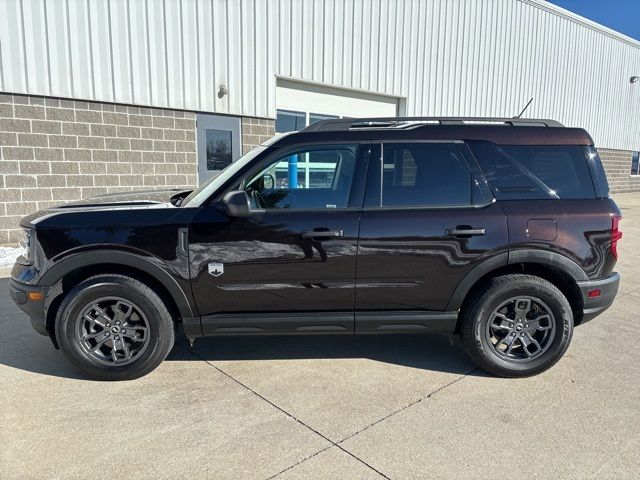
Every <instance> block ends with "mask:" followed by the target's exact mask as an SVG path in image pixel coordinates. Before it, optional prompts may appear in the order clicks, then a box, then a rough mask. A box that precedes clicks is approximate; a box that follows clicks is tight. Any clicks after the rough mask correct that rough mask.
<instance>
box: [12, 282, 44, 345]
mask: <svg viewBox="0 0 640 480" xmlns="http://www.w3.org/2000/svg"><path fill="white" fill-rule="evenodd" d="M48 290H49V287H39V286H34V285H27V284H26V283H21V282H18V281H16V280H14V279H13V278H12V279H10V280H9V294H10V295H11V299H12V300H13V301H14V303H15V304H16V305H17V306H18V308H19V309H20V310H22V311H23V312H24V313H26V314H27V315H28V317H29V319H30V320H31V325H32V326H33V329H34V330H35V331H36V332H38V333H40V334H42V335H47V336H48V335H49V332H48V331H47V322H46V308H45V303H46V298H47V293H48ZM29 293H39V294H41V297H40V298H41V299H40V300H31V299H30V298H29Z"/></svg>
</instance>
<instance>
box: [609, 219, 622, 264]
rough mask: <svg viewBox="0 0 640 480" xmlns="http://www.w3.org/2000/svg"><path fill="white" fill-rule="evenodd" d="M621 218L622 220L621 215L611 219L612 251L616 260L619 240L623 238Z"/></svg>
mask: <svg viewBox="0 0 640 480" xmlns="http://www.w3.org/2000/svg"><path fill="white" fill-rule="evenodd" d="M620 220H622V217H620V216H618V217H613V218H612V219H611V253H613V257H614V258H615V259H616V260H617V259H618V240H620V239H621V238H622V232H621V231H620V226H619V225H620Z"/></svg>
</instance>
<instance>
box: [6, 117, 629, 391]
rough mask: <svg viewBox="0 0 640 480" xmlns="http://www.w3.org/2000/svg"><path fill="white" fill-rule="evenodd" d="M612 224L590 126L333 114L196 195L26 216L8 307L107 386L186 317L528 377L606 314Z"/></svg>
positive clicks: (111, 200) (136, 371)
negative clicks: (449, 338)
mask: <svg viewBox="0 0 640 480" xmlns="http://www.w3.org/2000/svg"><path fill="white" fill-rule="evenodd" d="M619 221H620V211H619V209H618V207H617V206H616V204H615V203H614V201H613V200H611V199H610V198H609V196H608V186H607V180H606V178H605V175H604V171H603V169H602V165H601V162H600V159H599V157H598V152H597V151H596V149H595V148H594V145H593V140H592V139H591V137H590V136H589V134H588V133H587V132H585V131H584V130H581V129H577V128H564V127H563V126H562V125H560V124H558V123H556V122H553V121H548V120H521V119H488V118H483V119H459V118H439V119H432V118H384V119H349V120H347V119H344V120H326V121H322V122H318V123H316V124H314V125H312V126H310V127H308V128H306V129H305V130H303V131H301V132H298V133H292V134H287V135H284V136H281V137H278V138H277V139H274V140H271V141H270V142H268V143H267V144H265V145H263V146H261V147H258V148H257V149H255V150H253V151H251V152H250V153H248V154H247V155H245V156H244V157H243V158H241V159H240V160H238V161H237V162H235V163H233V164H232V165H231V166H229V167H228V168H226V169H225V170H223V171H222V172H221V173H220V174H219V175H218V176H217V177H215V178H213V179H212V180H210V181H209V182H208V183H206V184H204V185H202V186H201V187H200V188H198V189H197V190H195V191H193V192H187V191H185V192H177V191H171V192H147V193H142V194H141V193H136V194H119V195H110V196H104V197H99V198H94V199H90V200H86V201H83V202H79V203H75V204H67V205H63V206H60V207H57V208H51V209H48V210H46V211H41V212H38V213H35V214H33V215H30V216H28V217H26V218H24V219H23V220H22V226H23V227H24V229H25V236H26V238H27V245H28V247H27V249H26V252H25V255H24V256H23V257H21V258H20V259H19V260H18V262H17V263H16V265H15V267H14V268H13V271H12V277H13V278H12V281H11V295H12V297H13V298H14V300H15V302H16V303H17V304H18V305H19V306H20V307H21V308H22V309H23V310H24V311H25V312H26V313H27V314H28V315H29V316H30V317H31V322H32V324H33V326H34V328H35V329H36V330H37V331H38V332H40V333H42V334H45V335H49V336H50V337H51V339H52V341H53V345H54V346H55V347H56V348H58V347H60V348H62V350H63V351H64V353H65V354H66V355H67V356H68V358H69V359H70V360H71V361H72V362H73V363H74V364H75V365H76V366H77V367H78V368H79V369H80V370H82V371H83V372H85V373H86V374H87V375H89V376H92V377H94V378H100V379H109V380H115V379H129V378H135V377H139V376H141V375H144V374H146V373H148V372H150V371H151V370H153V369H154V368H155V367H156V366H157V365H158V364H159V363H160V362H162V360H163V359H164V358H165V357H166V355H167V354H168V353H169V351H170V350H171V347H172V346H173V342H174V327H175V325H176V324H181V326H182V329H183V330H184V333H185V335H186V337H187V338H188V339H189V340H190V341H193V340H194V339H195V338H197V337H201V336H206V335H218V336H224V335H247V334H248V335H256V334H349V335H352V334H372V333H408V332H415V333H423V332H435V333H445V334H456V335H459V336H460V337H461V338H462V341H463V344H464V346H465V348H466V350H467V351H468V352H469V354H470V355H471V357H473V359H474V360H475V361H476V362H477V363H478V364H479V365H480V366H481V367H482V368H484V369H486V370H488V371H490V372H493V373H495V374H497V375H501V376H507V377H516V376H524V375H532V374H535V373H538V372H541V371H543V370H545V369H547V368H549V367H550V366H551V365H553V364H554V363H555V362H557V361H558V360H559V359H560V358H561V357H562V355H563V354H564V352H565V351H566V350H567V348H568V346H569V342H570V341H571V335H572V332H573V328H574V326H575V325H577V324H580V323H584V322H586V321H589V320H591V319H592V318H594V317H596V316H597V315H598V314H600V313H601V312H602V311H604V310H605V309H606V308H608V307H609V306H610V305H611V302H612V301H613V299H614V297H615V295H616V292H617V289H618V282H619V276H618V274H617V273H614V272H613V269H614V266H615V263H616V259H617V250H616V242H617V241H618V239H619V238H620V236H621V233H620V231H619V229H618V223H619ZM220 341H223V340H220ZM425 354H427V352H425ZM43 361H44V360H43Z"/></svg>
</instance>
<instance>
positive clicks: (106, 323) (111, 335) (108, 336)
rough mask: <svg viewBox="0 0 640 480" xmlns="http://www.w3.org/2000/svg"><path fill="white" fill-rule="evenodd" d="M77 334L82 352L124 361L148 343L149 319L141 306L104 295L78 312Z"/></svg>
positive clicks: (107, 361)
mask: <svg viewBox="0 0 640 480" xmlns="http://www.w3.org/2000/svg"><path fill="white" fill-rule="evenodd" d="M76 335H77V338H78V340H79V343H80V346H81V348H82V350H83V352H84V353H85V355H87V356H89V357H91V358H92V359H93V360H95V361H97V362H99V363H101V364H103V365H109V366H116V365H117V366H121V365H127V364H129V363H131V362H133V361H135V360H136V359H137V358H138V357H140V355H142V354H143V353H144V351H145V350H146V349H147V347H148V345H149V322H148V320H147V317H146V316H145V314H144V313H143V312H142V310H141V309H140V307H138V306H137V305H136V304H135V303H133V302H131V301H129V300H125V299H124V298H120V297H103V298H99V299H98V300H95V301H93V302H91V303H90V304H88V305H87V306H86V307H85V308H84V309H83V310H82V312H81V313H80V315H79V318H78V322H77V329H76Z"/></svg>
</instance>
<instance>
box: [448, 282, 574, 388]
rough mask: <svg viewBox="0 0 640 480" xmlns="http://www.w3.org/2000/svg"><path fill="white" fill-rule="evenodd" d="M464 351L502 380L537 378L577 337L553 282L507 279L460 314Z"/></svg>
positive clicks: (475, 296) (481, 292)
mask: <svg viewBox="0 0 640 480" xmlns="http://www.w3.org/2000/svg"><path fill="white" fill-rule="evenodd" d="M461 334H462V342H463V344H464V347H465V350H466V351H467V353H468V354H469V355H470V356H471V358H472V359H473V360H475V362H476V363H477V364H478V365H479V366H480V367H482V368H483V369H484V370H487V371H488V372H491V373H493V374H495V375H498V376H501V377H524V376H529V375H535V374H537V373H540V372H542V371H544V370H547V369H548V368H550V367H551V366H553V365H554V364H555V363H556V362H557V361H558V360H560V358H562V356H563V355H564V353H565V352H566V351H567V348H568V347H569V343H570V342H571V336H572V335H573V313H572V311H571V306H570V305H569V302H568V301H567V299H566V298H565V296H564V295H563V294H562V292H561V291H560V290H558V288H557V287H556V286H555V285H553V284H552V283H550V282H548V281H546V280H544V279H542V278H540V277H535V276H532V275H505V276H502V277H496V278H493V279H491V280H490V283H489V284H488V285H487V286H486V287H485V288H484V289H482V290H479V291H477V292H475V294H473V296H472V297H471V298H470V299H469V301H468V303H467V304H466V305H465V306H464V308H463V309H462V312H461Z"/></svg>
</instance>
